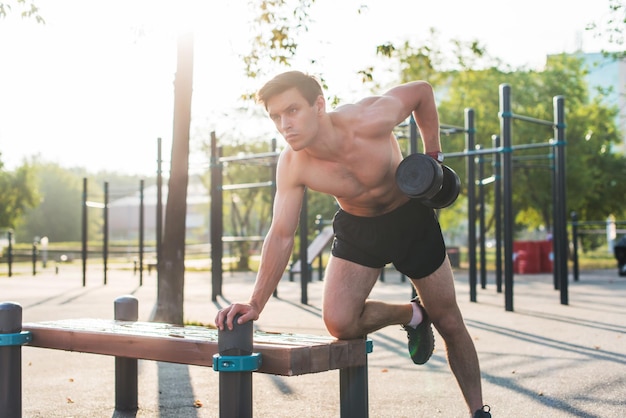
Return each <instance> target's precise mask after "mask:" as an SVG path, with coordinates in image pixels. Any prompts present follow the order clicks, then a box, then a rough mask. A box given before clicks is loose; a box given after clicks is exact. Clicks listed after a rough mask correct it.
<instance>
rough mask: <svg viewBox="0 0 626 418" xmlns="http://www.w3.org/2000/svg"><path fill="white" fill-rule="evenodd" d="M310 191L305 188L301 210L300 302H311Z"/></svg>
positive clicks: (304, 303)
mask: <svg viewBox="0 0 626 418" xmlns="http://www.w3.org/2000/svg"><path fill="white" fill-rule="evenodd" d="M307 195H308V192H307V190H306V189H305V190H304V194H303V196H302V209H301V210H300V291H301V294H300V303H302V304H303V305H306V304H307V303H309V295H308V285H309V281H311V269H310V268H309V257H308V254H307V253H308V247H309V240H308V236H309V225H308V217H309V215H308V213H309V211H308V208H307V206H308V203H307V200H308V198H307Z"/></svg>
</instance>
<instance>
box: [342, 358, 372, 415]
mask: <svg viewBox="0 0 626 418" xmlns="http://www.w3.org/2000/svg"><path fill="white" fill-rule="evenodd" d="M367 381H368V377H367V360H366V363H365V365H364V366H355V367H347V368H345V369H341V370H339V390H340V393H341V399H340V409H341V411H340V414H341V418H367V417H368V416H369V405H368V395H367V393H368V383H367Z"/></svg>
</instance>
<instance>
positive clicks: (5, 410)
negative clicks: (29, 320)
mask: <svg viewBox="0 0 626 418" xmlns="http://www.w3.org/2000/svg"><path fill="white" fill-rule="evenodd" d="M21 331H22V306H21V305H19V304H17V303H11V302H6V303H0V334H1V335H0V416H2V417H11V418H21V417H22V346H21V343H18V342H14V341H11V340H13V339H15V338H17V337H19V336H20V332H21Z"/></svg>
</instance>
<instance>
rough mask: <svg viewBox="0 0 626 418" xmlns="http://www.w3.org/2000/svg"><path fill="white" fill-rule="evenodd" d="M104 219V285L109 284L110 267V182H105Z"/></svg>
mask: <svg viewBox="0 0 626 418" xmlns="http://www.w3.org/2000/svg"><path fill="white" fill-rule="evenodd" d="M102 217H103V218H104V225H102V233H103V234H102V236H103V237H104V238H103V241H102V262H103V266H104V267H103V268H104V284H105V285H106V284H107V271H108V266H109V182H108V181H105V182H104V210H103V214H102Z"/></svg>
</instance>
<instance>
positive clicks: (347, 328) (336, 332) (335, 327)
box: [323, 315, 359, 340]
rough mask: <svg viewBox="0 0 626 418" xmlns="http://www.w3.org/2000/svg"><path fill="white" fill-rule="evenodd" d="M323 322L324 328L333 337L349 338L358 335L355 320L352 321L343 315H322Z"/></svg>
mask: <svg viewBox="0 0 626 418" xmlns="http://www.w3.org/2000/svg"><path fill="white" fill-rule="evenodd" d="M323 319H324V324H325V325H326V329H327V330H328V332H329V333H330V335H332V336H333V337H335V338H338V339H340V340H349V339H352V338H358V337H359V330H358V329H357V326H356V321H352V320H350V319H348V318H345V317H341V318H338V317H329V316H327V315H323Z"/></svg>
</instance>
